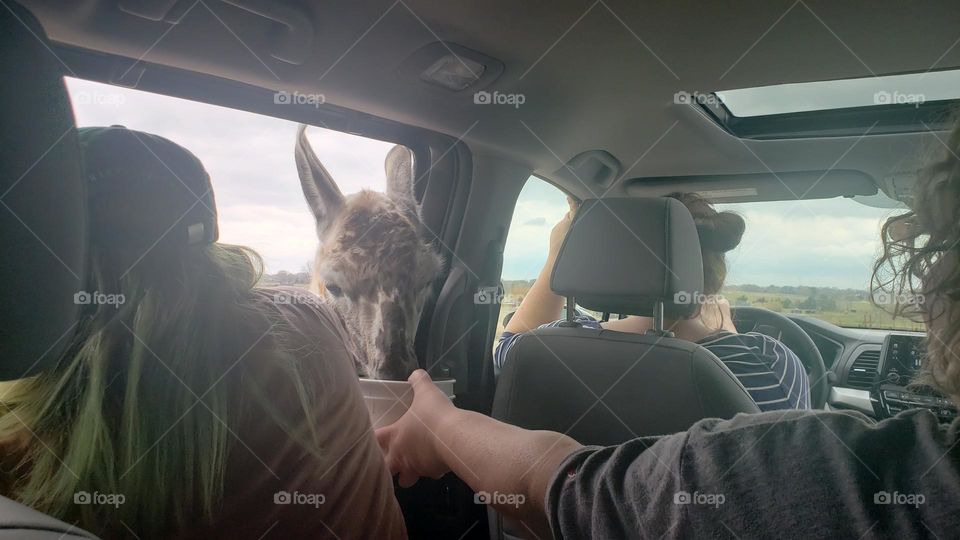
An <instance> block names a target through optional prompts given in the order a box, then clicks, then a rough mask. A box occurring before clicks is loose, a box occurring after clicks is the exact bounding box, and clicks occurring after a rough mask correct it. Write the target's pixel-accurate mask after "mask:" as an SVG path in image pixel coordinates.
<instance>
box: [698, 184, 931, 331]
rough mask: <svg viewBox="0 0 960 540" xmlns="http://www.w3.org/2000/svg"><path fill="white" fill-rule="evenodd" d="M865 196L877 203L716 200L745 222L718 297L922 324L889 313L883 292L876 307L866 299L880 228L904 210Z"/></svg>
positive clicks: (856, 320) (884, 323)
mask: <svg viewBox="0 0 960 540" xmlns="http://www.w3.org/2000/svg"><path fill="white" fill-rule="evenodd" d="M863 201H864V202H867V203H870V204H872V205H874V206H868V205H866V204H861V203H860V202H858V201H857V200H853V199H847V198H836V199H819V200H805V201H776V202H753V203H737V204H718V205H716V208H717V209H718V210H730V211H733V212H737V213H739V214H740V215H741V216H743V218H744V219H745V220H746V222H747V230H746V233H745V234H744V236H743V241H742V242H741V243H740V246H739V247H738V248H737V249H735V250H733V251H731V252H729V253H728V254H727V265H728V272H729V273H728V274H727V281H726V285H725V286H724V289H723V291H722V294H723V296H724V297H725V298H726V299H727V300H728V301H729V302H730V304H731V305H732V306H755V307H763V308H767V309H770V310H773V311H777V312H781V313H785V314H797V315H806V316H810V317H815V318H817V319H821V320H823V321H827V322H829V323H833V324H836V325H838V326H844V327H851V328H876V329H897V330H923V325H922V324H921V323H917V322H913V321H910V320H909V319H906V318H902V317H898V318H893V317H892V316H891V315H890V314H889V313H888V312H886V311H885V310H884V309H883V307H887V308H891V307H892V305H889V304H891V302H892V299H890V298H888V297H887V296H885V295H879V294H878V295H877V296H876V298H875V299H876V301H877V303H878V304H881V306H880V307H878V306H876V305H873V304H871V302H870V297H869V294H868V290H869V288H870V274H871V270H872V265H873V262H874V261H875V260H876V258H877V256H878V255H879V254H880V251H881V242H880V227H881V225H883V222H884V221H885V220H886V218H888V217H889V216H891V215H895V214H898V213H902V212H903V210H902V209H900V208H896V204H895V203H894V201H892V200H890V199H888V198H887V197H885V196H883V195H878V196H874V197H870V198H865V199H863ZM877 206H885V208H878V207H877ZM884 304H887V305H886V306H884Z"/></svg>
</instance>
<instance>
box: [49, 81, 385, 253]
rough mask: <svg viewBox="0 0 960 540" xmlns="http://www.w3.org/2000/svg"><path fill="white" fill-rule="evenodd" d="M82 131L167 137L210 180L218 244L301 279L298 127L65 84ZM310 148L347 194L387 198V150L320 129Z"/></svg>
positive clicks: (307, 219) (304, 217)
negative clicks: (252, 252)
mask: <svg viewBox="0 0 960 540" xmlns="http://www.w3.org/2000/svg"><path fill="white" fill-rule="evenodd" d="M67 88H68V90H69V92H70V94H71V97H72V100H73V106H74V112H75V115H76V118H77V124H78V125H79V126H104V125H114V124H120V125H124V126H126V127H128V128H130V129H136V130H140V131H146V132H149V133H154V134H157V135H160V136H163V137H166V138H168V139H170V140H172V141H173V142H176V143H178V144H180V145H182V146H184V147H186V148H187V149H188V150H190V151H191V152H193V153H194V154H195V155H196V156H197V157H198V158H200V161H202V162H203V164H204V166H205V167H206V169H207V172H209V173H210V178H211V181H212V183H213V188H214V194H215V197H216V201H217V210H218V213H219V216H220V236H221V240H222V241H224V242H230V243H238V244H244V245H247V246H250V247H252V248H254V249H256V250H257V251H258V252H259V253H260V254H261V256H263V258H264V261H265V262H266V265H267V269H268V271H269V272H277V271H279V270H289V271H299V270H300V268H301V267H302V266H303V264H304V263H305V262H306V261H308V260H311V259H312V258H313V254H314V251H315V249H316V245H317V239H316V233H315V230H314V224H313V218H312V216H311V215H310V212H309V210H308V208H307V205H306V203H305V202H304V199H303V193H302V192H301V190H300V181H299V178H298V176H297V171H296V166H295V164H294V160H293V147H294V138H295V136H296V131H297V124H296V123H294V122H290V121H288V120H281V119H277V118H272V117H269V116H263V115H258V114H253V113H249V112H245V111H238V110H234V109H229V108H225V107H218V106H215V105H209V104H205V103H197V102H193V101H189V100H184V99H178V98H172V97H168V96H161V95H157V94H151V93H148V92H142V91H138V90H130V89H127V88H119V87H115V86H110V85H105V84H100V83H95V82H90V81H83V80H79V79H67ZM307 136H308V138H309V139H310V143H311V144H312V145H313V148H314V150H315V151H316V153H317V156H318V157H319V158H320V160H321V161H322V162H323V164H324V166H326V168H327V169H328V170H329V171H330V173H331V174H332V175H333V177H334V179H335V180H336V181H337V184H338V185H339V186H340V190H341V191H342V192H343V193H344V194H350V193H355V192H357V191H359V190H361V189H373V190H377V191H384V190H385V189H386V176H385V173H384V170H383V161H384V158H385V157H386V155H387V152H388V151H389V150H390V148H391V147H392V144H390V143H385V142H382V141H377V140H372V139H366V138H363V137H359V136H356V135H349V134H345V133H340V132H337V131H332V130H326V129H322V128H316V127H314V128H310V129H309V130H308V131H307Z"/></svg>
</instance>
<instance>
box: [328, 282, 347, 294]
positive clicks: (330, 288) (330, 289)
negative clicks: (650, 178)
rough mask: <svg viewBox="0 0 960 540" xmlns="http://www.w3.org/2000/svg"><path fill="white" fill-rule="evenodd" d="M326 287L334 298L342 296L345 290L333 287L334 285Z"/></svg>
mask: <svg viewBox="0 0 960 540" xmlns="http://www.w3.org/2000/svg"><path fill="white" fill-rule="evenodd" d="M325 287H326V288H327V292H328V293H330V294H331V295H333V296H340V295H342V294H343V289H341V288H340V287H337V286H336V285H333V284H332V283H328V284H326V285H325Z"/></svg>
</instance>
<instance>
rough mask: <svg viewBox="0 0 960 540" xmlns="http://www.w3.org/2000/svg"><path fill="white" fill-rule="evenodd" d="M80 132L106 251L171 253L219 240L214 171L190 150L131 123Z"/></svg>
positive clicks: (95, 224)
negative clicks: (139, 129) (212, 174)
mask: <svg viewBox="0 0 960 540" xmlns="http://www.w3.org/2000/svg"><path fill="white" fill-rule="evenodd" d="M79 133H80V148H81V151H82V154H83V160H84V172H85V174H86V176H87V182H88V183H87V190H88V191H89V197H90V221H91V243H92V245H93V246H95V249H96V250H97V251H98V252H99V251H100V250H108V251H112V252H116V253H120V254H121V255H125V256H126V257H127V258H130V257H133V258H134V260H136V259H139V258H140V257H142V256H143V255H144V254H145V253H147V252H148V251H149V252H150V253H151V254H155V255H158V256H166V255H168V254H170V253H175V252H176V251H177V250H179V249H183V248H185V247H187V246H191V245H205V244H210V243H212V242H215V241H216V240H217V235H218V230H217V211H216V204H215V202H214V198H213V187H212V185H211V184H210V176H209V175H208V174H207V171H206V169H204V168H203V164H202V163H201V162H200V160H199V159H197V157H196V156H194V155H193V154H192V153H190V151H189V150H187V149H186V148H184V147H182V146H180V145H178V144H176V143H173V142H171V141H169V140H167V139H165V138H163V137H159V136H157V135H151V134H149V133H144V132H141V131H134V130H131V129H127V128H125V127H123V126H111V127H87V128H80V130H79ZM132 262H134V261H133V260H131V261H129V262H128V264H129V263H132Z"/></svg>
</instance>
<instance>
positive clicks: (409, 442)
mask: <svg viewBox="0 0 960 540" xmlns="http://www.w3.org/2000/svg"><path fill="white" fill-rule="evenodd" d="M407 380H408V381H410V385H411V386H412V388H413V403H412V404H411V405H410V409H409V410H408V411H407V412H406V413H404V415H403V416H401V417H400V419H399V420H397V421H396V422H394V423H393V424H391V425H389V426H385V427H382V428H380V429H378V430H377V431H376V437H377V442H378V443H379V444H380V449H381V450H383V455H384V457H385V459H386V462H387V468H388V469H389V470H390V474H399V478H398V481H399V484H400V487H409V486H412V485H413V484H415V483H417V480H419V479H420V477H422V476H429V477H430V478H440V477H441V476H443V475H444V474H445V473H447V472H449V471H450V467H449V466H448V465H447V464H446V463H445V462H444V460H443V454H442V452H441V449H442V445H443V443H442V442H441V441H440V440H439V435H438V433H439V432H440V431H441V430H442V429H443V427H442V426H443V423H444V421H445V420H448V419H450V418H451V417H453V416H455V415H456V414H457V412H458V409H457V408H456V407H455V406H454V405H453V403H452V402H451V401H450V398H448V397H447V396H446V394H444V393H443V392H442V391H441V390H440V389H439V388H437V386H436V385H435V384H433V381H432V380H430V376H429V375H427V372H426V371H424V370H422V369H418V370H417V371H414V372H413V374H412V375H410V378H409V379H407Z"/></svg>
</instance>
